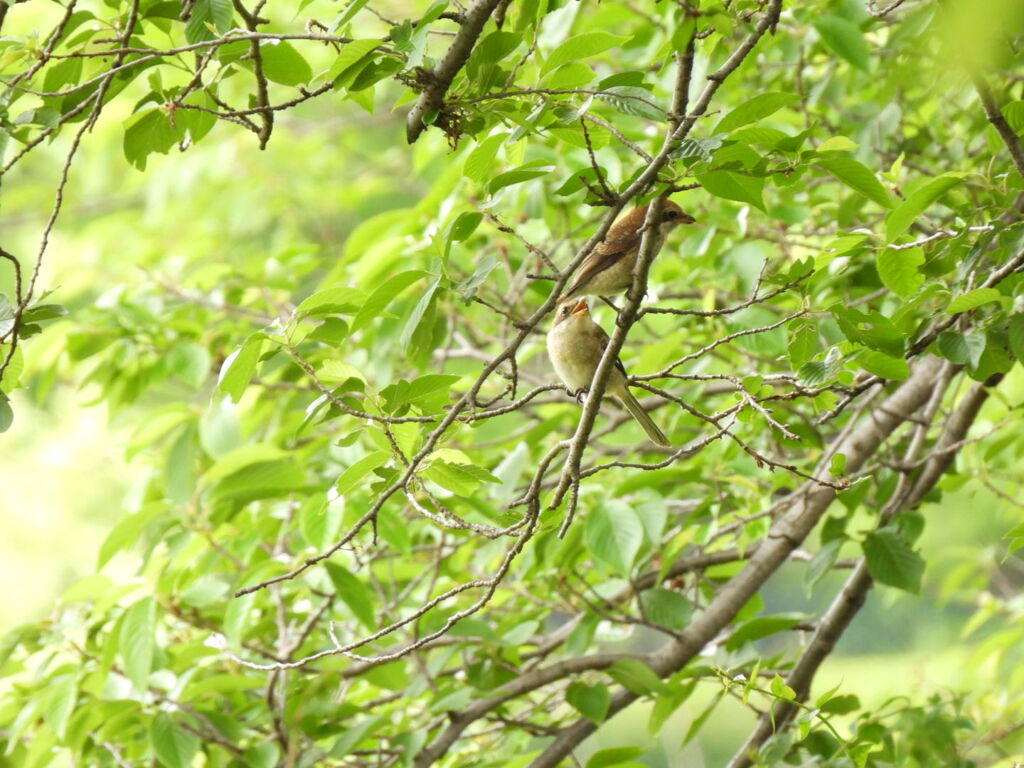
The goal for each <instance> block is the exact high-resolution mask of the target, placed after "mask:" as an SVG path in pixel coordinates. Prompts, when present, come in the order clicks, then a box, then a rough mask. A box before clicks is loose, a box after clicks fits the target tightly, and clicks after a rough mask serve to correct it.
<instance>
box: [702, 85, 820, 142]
mask: <svg viewBox="0 0 1024 768" xmlns="http://www.w3.org/2000/svg"><path fill="white" fill-rule="evenodd" d="M799 100H800V97H799V96H797V95H796V94H794V93H774V92H770V93H761V94H758V95H757V96H755V97H754V98H752V99H750V100H749V101H745V102H743V103H742V104H740V105H739V106H738V107H736V108H735V109H733V110H732V111H730V112H729V114H727V115H726V116H725V117H723V118H722V119H721V120H719V121H718V125H716V126H715V128H714V131H713V133H731V132H732V131H734V130H736V129H737V128H740V127H742V126H744V125H748V124H750V123H753V122H757V121H758V120H761V119H762V118H765V117H768V116H769V115H771V114H774V113H775V112H778V111H779V110H780V109H782V108H783V107H785V106H788V105H790V104H792V103H793V102H795V101H799Z"/></svg>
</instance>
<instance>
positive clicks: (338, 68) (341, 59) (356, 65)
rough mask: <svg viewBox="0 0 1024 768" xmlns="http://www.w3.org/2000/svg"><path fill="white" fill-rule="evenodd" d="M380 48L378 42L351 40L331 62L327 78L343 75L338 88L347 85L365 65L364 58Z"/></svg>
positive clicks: (379, 42) (334, 78)
mask: <svg viewBox="0 0 1024 768" xmlns="http://www.w3.org/2000/svg"><path fill="white" fill-rule="evenodd" d="M364 4H365V3H364ZM380 46H381V41H380V40H353V41H352V42H351V43H345V45H344V46H342V48H341V52H340V53H339V54H338V55H337V57H335V59H334V61H333V62H331V67H330V69H328V70H327V77H328V78H329V79H331V80H337V79H338V78H339V77H342V76H343V75H344V76H345V77H342V80H341V82H340V83H339V86H346V85H348V83H349V82H351V81H352V80H353V79H354V78H355V76H356V75H357V74H359V70H360V69H362V67H363V66H364V65H365V64H366V58H367V56H368V55H369V54H370V52H371V51H373V50H375V49H377V48H379V47H380Z"/></svg>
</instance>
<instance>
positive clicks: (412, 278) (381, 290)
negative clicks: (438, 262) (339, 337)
mask: <svg viewBox="0 0 1024 768" xmlns="http://www.w3.org/2000/svg"><path fill="white" fill-rule="evenodd" d="M426 275H427V273H426V272H424V271H423V270H420V269H412V270H409V271H407V272H399V273H398V274H397V275H395V276H393V277H391V278H389V279H388V280H386V281H385V282H384V283H383V284H382V285H381V286H379V287H378V288H377V289H376V290H375V291H374V292H373V293H371V294H370V296H369V298H367V299H366V302H365V303H364V304H363V306H362V307H361V308H360V309H359V312H358V313H357V314H356V316H355V317H354V318H353V319H352V329H351V331H350V332H351V333H355V332H356V331H358V330H360V329H361V328H363V327H364V326H366V325H369V323H370V322H371V321H372V320H374V319H376V318H377V317H379V316H380V315H381V314H383V312H384V308H385V307H386V306H388V304H390V303H391V302H392V301H393V300H394V298H395V297H396V296H398V294H400V293H401V292H402V291H404V290H405V289H406V288H408V287H409V286H410V285H412V284H413V283H415V282H416V281H417V280H420V279H421V278H423V277H425V276H426Z"/></svg>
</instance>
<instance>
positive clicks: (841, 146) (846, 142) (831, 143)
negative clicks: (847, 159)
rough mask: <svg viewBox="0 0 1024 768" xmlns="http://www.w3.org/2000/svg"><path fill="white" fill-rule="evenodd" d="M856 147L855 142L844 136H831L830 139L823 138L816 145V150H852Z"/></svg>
mask: <svg viewBox="0 0 1024 768" xmlns="http://www.w3.org/2000/svg"><path fill="white" fill-rule="evenodd" d="M856 148H857V144H855V143H854V142H853V141H851V140H850V139H849V138H847V137H846V136H833V137H832V138H831V139H825V141H823V142H821V145H820V146H819V147H818V149H817V151H818V152H852V151H853V150H855V149H856Z"/></svg>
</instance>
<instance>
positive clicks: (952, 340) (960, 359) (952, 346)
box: [936, 331, 986, 368]
mask: <svg viewBox="0 0 1024 768" xmlns="http://www.w3.org/2000/svg"><path fill="white" fill-rule="evenodd" d="M936 344H937V345H938V348H939V353H940V354H941V355H942V356H943V357H944V358H946V359H947V360H949V362H951V363H956V364H957V365H966V366H968V367H969V368H977V367H978V361H979V360H981V355H982V353H983V352H984V351H985V344H986V341H985V336H984V334H981V333H968V334H963V333H958V332H957V331H943V332H942V333H940V334H939V338H938V339H936Z"/></svg>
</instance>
